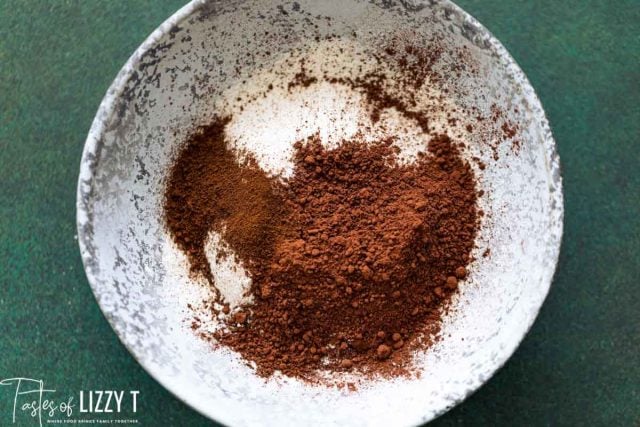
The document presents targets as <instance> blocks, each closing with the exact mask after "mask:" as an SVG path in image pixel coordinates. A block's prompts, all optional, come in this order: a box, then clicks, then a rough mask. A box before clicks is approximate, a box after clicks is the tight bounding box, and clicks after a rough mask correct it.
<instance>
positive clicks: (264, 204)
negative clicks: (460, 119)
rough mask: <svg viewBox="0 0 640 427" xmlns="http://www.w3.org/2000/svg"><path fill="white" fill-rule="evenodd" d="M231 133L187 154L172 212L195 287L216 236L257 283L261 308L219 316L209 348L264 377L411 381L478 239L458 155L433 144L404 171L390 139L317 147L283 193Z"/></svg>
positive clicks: (171, 195)
mask: <svg viewBox="0 0 640 427" xmlns="http://www.w3.org/2000/svg"><path fill="white" fill-rule="evenodd" d="M227 121H228V119H225V118H218V119H216V120H215V121H214V122H213V124H211V125H210V126H207V127H204V128H201V129H199V131H198V132H197V133H196V134H195V135H194V136H193V137H192V138H191V139H190V140H189V141H188V143H187V145H186V147H185V148H184V149H183V150H182V151H181V152H180V153H179V156H178V158H177V160H176V162H175V164H174V166H173V168H172V170H171V173H170V177H169V180H168V184H167V190H166V199H165V213H166V222H167V226H168V229H169V231H170V233H171V235H172V236H173V238H174V240H175V242H176V243H177V244H178V246H179V247H180V248H181V249H182V250H183V251H184V252H185V253H186V254H187V255H188V257H189V261H190V265H191V270H192V272H193V273H195V274H202V275H203V276H204V277H206V278H207V279H208V280H210V281H212V276H211V272H210V271H209V264H208V262H207V259H206V256H205V253H204V245H205V241H206V238H207V234H208V233H209V231H212V230H213V231H217V232H218V233H220V234H221V235H222V237H223V239H224V241H225V242H226V244H227V245H228V246H229V248H230V249H231V251H232V253H233V254H234V256H236V257H237V260H238V261H240V262H241V263H242V265H243V266H244V268H245V269H246V271H247V272H248V274H249V275H250V278H251V280H252V284H251V293H252V294H253V295H254V297H255V300H254V302H253V303H252V304H251V305H250V306H247V307H243V308H241V309H240V310H238V311H235V312H233V313H229V314H228V315H226V316H223V321H224V322H225V324H226V326H227V328H224V329H220V330H218V331H217V332H216V333H215V334H214V336H213V338H214V339H215V340H216V341H217V342H219V343H221V344H222V345H226V346H228V347H229V348H231V349H233V350H235V351H237V352H239V353H240V354H241V355H242V356H243V357H244V358H245V359H247V360H249V361H253V362H255V364H256V366H257V372H258V374H259V375H263V376H269V375H271V374H272V373H273V372H275V371H281V372H282V373H284V374H285V375H290V376H295V377H299V378H305V379H310V380H311V379H313V378H314V377H315V375H316V373H317V371H318V370H319V369H322V370H329V371H348V370H352V369H357V370H358V371H359V372H362V373H364V374H380V373H382V374H387V375H397V374H401V373H403V372H406V369H407V368H408V367H409V366H410V363H409V362H410V360H411V349H412V348H414V347H422V348H424V347H426V346H428V344H429V343H430V340H431V335H430V334H434V333H436V332H437V330H438V327H439V324H440V320H441V316H442V308H443V307H444V306H445V305H446V302H447V301H448V299H449V298H450V296H451V294H452V293H454V292H455V291H456V289H457V287H458V281H459V280H460V279H463V278H464V277H465V275H466V268H465V267H466V265H467V264H468V262H469V258H470V252H471V250H472V248H473V246H474V239H475V236H476V233H477V229H478V212H477V209H476V198H477V193H476V189H475V182H474V176H473V173H472V171H471V168H470V166H469V164H468V163H467V162H465V161H464V160H462V158H461V157H460V153H459V151H458V148H457V147H456V144H455V143H453V142H452V141H451V140H450V138H449V137H448V136H446V135H438V136H435V137H433V138H432V139H431V140H430V141H428V144H425V145H426V146H427V150H426V151H425V152H424V153H421V154H420V156H419V158H418V159H417V161H415V162H414V163H412V164H408V165H402V164H399V162H398V161H397V148H396V147H394V145H393V138H392V137H389V138H387V139H385V140H381V141H378V142H375V143H370V142H369V143H364V142H362V141H361V138H355V139H353V140H350V141H343V142H342V143H341V144H340V145H339V146H338V147H337V148H334V149H326V148H324V147H323V146H322V145H321V144H320V141H319V139H318V138H317V137H313V138H310V139H308V140H305V141H300V142H298V143H297V144H296V145H295V150H296V151H295V159H294V160H295V170H294V173H293V177H292V178H291V179H289V180H286V181H282V180H280V179H275V178H269V177H268V176H267V175H266V174H265V173H264V172H263V171H262V170H260V168H259V167H258V165H257V163H256V162H255V161H254V160H253V159H251V158H250V157H249V158H248V160H246V161H244V162H239V161H238V158H239V156H238V153H234V152H233V150H231V149H229V147H228V146H227V142H226V140H225V132H224V127H225V124H226V123H227ZM222 256H230V255H222ZM211 284H212V285H214V286H215V283H213V282H212V283H211ZM225 308H226V307H225ZM224 312H226V313H225V314H227V313H228V309H225V310H224Z"/></svg>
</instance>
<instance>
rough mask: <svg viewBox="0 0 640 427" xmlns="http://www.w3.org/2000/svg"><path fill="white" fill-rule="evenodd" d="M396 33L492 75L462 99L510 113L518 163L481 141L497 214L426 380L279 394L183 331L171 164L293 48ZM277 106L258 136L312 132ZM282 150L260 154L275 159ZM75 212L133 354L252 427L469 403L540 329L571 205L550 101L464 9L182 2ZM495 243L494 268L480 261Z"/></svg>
mask: <svg viewBox="0 0 640 427" xmlns="http://www.w3.org/2000/svg"><path fill="white" fill-rule="evenodd" d="M327 16H328V17H330V18H331V19H330V20H328V19H326V17H327ZM305 19H307V21H305ZM327 22H330V25H329V24H327ZM312 24H318V28H315V27H314V26H313V25H312ZM353 31H356V32H357V33H358V37H357V38H353V37H352V34H353ZM398 31H401V32H402V31H405V32H406V31H415V32H417V33H420V34H423V35H426V36H428V35H430V34H433V33H438V34H441V35H444V36H445V37H446V39H447V43H448V44H449V45H451V46H460V47H461V46H466V47H467V48H468V52H469V55H470V57H471V59H472V60H473V61H474V63H475V64H477V65H478V67H477V68H478V70H477V73H476V75H475V76H471V77H469V76H467V77H465V79H466V80H465V81H462V82H458V83H461V84H462V85H463V86H464V87H465V88H466V89H467V90H466V91H462V92H460V93H458V94H456V95H455V96H457V97H458V98H459V99H454V100H453V102H457V103H462V104H466V105H471V104H473V105H476V106H477V107H478V108H479V109H480V111H481V112H486V113H487V114H488V113H489V111H490V108H491V105H492V104H495V105H496V106H498V107H499V108H501V109H503V110H504V111H505V116H506V117H505V119H507V120H509V121H510V122H511V123H513V124H515V125H517V127H518V129H519V135H518V138H519V142H520V147H519V150H517V152H515V151H514V150H513V149H512V148H511V147H510V144H497V143H496V148H495V150H496V153H497V154H498V160H495V159H493V154H494V153H493V149H491V150H490V149H488V148H487V146H486V144H487V141H483V140H482V138H480V137H473V136H470V140H469V147H468V149H467V150H466V152H465V156H467V157H472V156H478V157H479V158H480V159H482V161H484V162H485V163H486V168H485V169H484V170H481V169H480V168H478V167H477V163H474V168H475V169H474V170H475V172H476V174H477V176H478V180H479V185H480V187H481V188H482V189H483V190H484V191H485V195H484V196H482V198H481V200H480V202H479V203H480V206H481V208H482V209H483V210H484V211H485V212H486V214H487V215H486V216H485V218H484V220H483V222H482V227H481V231H480V234H479V237H478V239H477V246H478V247H477V249H476V251H475V252H474V255H475V257H476V260H475V261H474V262H473V263H472V265H471V267H470V271H471V274H470V277H469V280H467V281H466V283H464V285H463V286H462V287H461V291H460V293H459V295H458V296H457V297H456V298H455V300H454V301H453V303H452V305H453V310H452V311H451V313H450V314H449V315H447V316H446V318H445V320H444V323H443V332H442V337H443V339H442V340H441V341H439V342H438V343H437V344H436V345H435V346H434V347H433V348H431V349H430V350H429V351H427V352H424V353H421V354H416V363H417V364H418V366H419V369H420V370H421V372H422V375H421V377H420V378H419V379H395V380H377V381H371V382H366V383H365V384H364V385H362V386H360V387H359V388H358V390H357V391H355V392H349V391H347V390H338V389H336V388H331V387H318V386H311V385H308V384H305V383H301V382H299V381H296V380H290V379H283V378H279V379H278V378H274V379H271V380H269V381H265V380H263V379H260V378H258V377H256V376H255V375H254V373H253V371H252V370H251V369H250V368H249V367H247V366H245V364H244V363H242V361H241V360H240V359H239V357H237V355H234V354H233V353H230V352H229V351H227V350H225V349H217V350H213V349H212V348H211V346H210V345H208V344H207V343H205V342H203V341H202V340H201V339H199V338H197V337H196V336H195V335H194V334H193V333H192V331H191V329H190V328H189V324H188V322H186V321H185V319H188V316H189V313H188V311H187V310H186V303H187V302H189V301H193V300H195V299H197V298H198V297H199V295H200V294H201V293H202V292H204V291H203V289H204V288H203V287H202V286H200V285H198V284H197V283H194V282H193V281H192V280H191V279H190V278H189V277H188V275H187V274H186V267H185V262H184V261H185V260H184V258H183V257H181V254H180V253H179V252H178V251H176V249H175V247H173V245H172V243H171V239H170V238H169V237H168V236H167V233H166V231H165V230H164V227H163V222H162V209H161V207H162V195H163V188H164V187H163V185H164V178H165V177H166V173H167V170H168V166H169V165H170V162H171V159H172V158H173V157H172V156H174V155H175V153H176V150H177V148H178V147H179V145H180V144H181V143H182V142H183V141H184V140H185V138H186V136H187V135H188V133H189V132H190V131H192V130H193V129H194V127H195V126H197V125H202V124H206V123H207V121H208V120H210V119H211V117H212V115H213V114H214V113H216V112H219V111H220V109H224V108H226V107H225V105H227V104H225V99H230V97H231V96H232V95H233V94H237V93H238V91H242V90H245V89H246V88H250V87H251V82H254V83H255V82H256V81H258V80H259V78H258V77H256V76H263V77H264V76H265V75H268V73H270V72H272V71H274V70H276V71H277V69H278V67H279V66H281V63H280V62H278V61H280V59H281V57H282V55H284V54H285V53H286V52H288V51H290V50H291V49H294V48H300V47H301V46H303V50H304V49H309V50H313V49H314V46H315V45H314V43H315V37H314V34H317V35H319V36H321V38H323V37H324V36H325V35H327V34H330V33H335V34H337V35H339V36H341V37H343V39H344V40H347V41H348V42H349V43H351V44H352V45H355V46H360V47H361V48H363V49H366V48H367V47H369V45H372V44H374V43H376V41H379V40H384V39H385V38H388V37H390V36H391V34H394V33H397V32H398ZM265 32H268V34H265ZM285 34H286V35H288V37H287V38H284V37H283V35H285ZM267 50H268V51H269V52H270V55H264V54H262V55H259V54H258V53H260V52H263V53H264V52H265V51H267ZM236 59H239V60H241V63H242V67H241V69H240V70H237V69H236ZM265 73H266V74H265ZM243 80H247V81H248V83H244V84H243V83H242V81H243ZM271 101H273V102H276V103H277V99H276V100H275V101H274V100H271ZM271 101H270V102H271ZM272 105H275V104H272ZM262 107H263V108H262V109H261V110H260V109H259V110H258V112H257V113H256V114H257V117H253V119H254V122H253V123H254V127H253V129H254V133H256V134H257V135H260V132H266V131H268V129H269V127H268V126H269V123H273V121H274V120H275V121H277V120H281V123H279V126H288V125H289V126H293V127H295V126H296V123H292V120H290V118H288V117H282V115H283V114H282V111H283V110H282V111H281V110H278V108H275V109H271V110H269V108H267V107H266V104H265V105H263V106H262ZM313 108H316V110H315V111H316V113H317V112H318V111H319V110H322V108H323V107H322V104H321V103H320V104H317V103H316V104H314V106H313ZM318 109H319V110H318ZM278 112H279V113H278ZM294 113H295V112H294ZM260 114H267V115H268V114H271V115H272V116H268V117H267V116H265V117H261V116H260ZM274 114H275V116H274ZM310 114H311V113H310ZM312 116H313V114H312ZM313 117H315V119H317V118H318V116H313ZM245 119H246V120H249V121H250V119H251V117H245ZM238 123H241V122H238ZM261 123H262V124H261ZM261 126H262V127H261ZM311 127H313V118H312V123H311ZM241 131H242V128H240V132H241ZM493 142H495V141H493ZM493 142H492V143H493ZM483 144H485V145H484V146H483ZM249 148H250V149H251V147H249ZM280 148H281V147H275V146H269V145H267V146H266V147H262V148H256V149H262V150H263V151H265V152H266V153H267V154H269V153H270V152H271V153H275V155H276V157H277V153H278V150H280ZM77 209H78V219H77V220H78V236H79V243H80V249H81V252H82V258H83V262H84V266H85V270H86V272H87V277H88V279H89V282H90V284H91V287H92V289H93V292H94V294H95V296H96V299H97V300H98V303H99V304H100V307H101V309H102V311H103V312H104V314H105V316H106V317H107V319H108V320H109V322H110V323H111V325H112V327H113V329H114V330H115V331H116V333H117V334H118V336H119V337H120V339H121V340H122V342H123V343H124V344H125V346H126V347H127V348H128V349H129V351H130V352H131V353H132V354H133V355H134V357H135V358H136V359H137V360H138V361H139V362H140V364H141V365H142V366H143V367H144V368H145V369H146V370H147V371H148V372H149V373H150V374H151V375H152V376H153V377H154V378H155V379H156V380H158V381H159V382H160V383H161V384H162V385H163V386H165V387H166V388H167V389H168V390H170V391H171V392H173V393H174V394H175V395H176V396H177V397H178V398H180V399H182V400H183V401H184V402H186V403H187V404H189V405H190V406H192V407H193V408H195V409H196V410H198V411H199V412H201V413H202V414H204V415H206V416H208V417H210V418H212V419H215V420H217V421H220V422H222V423H225V424H227V425H233V426H243V425H301V424H302V425H307V424H314V425H416V424H420V423H423V422H426V421H429V420H431V419H433V418H434V417H436V416H437V415H439V414H441V413H443V412H444V411H446V410H447V409H449V408H451V407H452V406H454V405H455V404H456V403H458V402H460V401H462V400H463V399H464V398H465V397H466V396H468V395H469V394H470V393H471V392H473V391H474V390H476V389H477V388H478V387H479V386H480V385H481V384H482V383H484V382H485V381H486V380H487V379H488V378H489V377H491V375H492V374H493V373H494V372H495V371H496V370H497V369H498V368H499V367H500V366H502V364H504V363H505V361H506V360H507V359H508V358H509V356H510V355H511V354H512V353H513V351H514V350H515V349H516V347H517V346H518V344H519V343H520V341H521V340H522V338H523V337H524V335H525V334H526V332H527V331H528V329H529V328H530V326H531V324H532V323H533V321H534V319H535V317H536V315H537V313H538V311H539V309H540V306H541V305H542V302H543V300H544V298H545V296H546V295H547V292H548V290H549V285H550V283H551V280H552V277H553V273H554V269H555V265H556V261H557V257H558V252H559V247H560V239H561V234H562V209H563V208H562V191H561V179H560V168H559V159H558V156H557V154H556V151H555V146H554V141H553V138H552V136H551V132H550V130H549V126H548V123H547V120H546V119H545V116H544V112H543V109H542V106H541V105H540V102H539V100H538V98H537V97H536V95H535V93H534V91H533V89H532V88H531V86H530V84H529V82H528V81H527V79H526V78H525V76H524V74H523V73H522V71H521V70H520V69H519V68H518V66H517V65H516V64H515V62H514V61H513V59H512V58H511V57H510V56H509V54H508V53H507V52H506V50H505V49H504V47H503V46H502V45H501V44H500V43H499V42H498V41H497V40H496V39H495V38H493V37H492V36H491V34H490V33H489V32H488V31H487V30H486V29H485V28H484V27H482V26H481V25H480V24H479V23H478V22H476V21H475V20H474V19H473V18H472V17H471V16H469V15H468V14H466V13H465V12H463V11H462V10H461V9H459V8H458V7H456V6H455V5H453V4H452V3H451V2H449V1H433V0H432V1H424V2H419V3H415V2H411V3H410V2H402V3H398V4H395V3H394V2H388V1H381V2H377V1H376V2H368V1H354V0H349V1H345V0H325V1H316V0H299V1H297V2H293V3H291V2H281V1H278V0H230V1H225V2H205V3H203V2H200V1H194V2H192V3H190V4H188V5H187V6H185V7H183V8H182V9H181V10H179V11H178V12H177V13H176V14H174V15H173V16H172V17H171V18H169V19H168V20H167V21H166V22H165V23H163V24H162V25H161V26H160V27H159V28H158V29H157V30H156V31H154V32H153V34H151V36H150V37H149V38H148V39H147V40H146V41H145V42H144V43H143V44H142V45H141V46H140V47H139V48H138V50H137V51H136V52H135V53H134V54H133V56H132V57H131V58H130V59H129V61H128V62H127V63H126V64H125V66H124V67H123V68H122V70H121V71H120V73H119V74H118V76H117V77H116V79H115V81H114V83H113V84H112V86H111V87H110V88H109V90H108V92H107V94H106V96H105V98H104V100H103V101H102V104H101V105H100V108H99V110H98V113H97V115H96V118H95V120H94V122H93V125H92V127H91V131H90V133H89V136H88V138H87V141H86V145H85V148H84V153H83V158H82V164H81V170H80V177H79V183H78V199H77ZM486 248H489V249H490V251H491V253H490V256H488V257H482V253H483V251H484V250H485V249H486Z"/></svg>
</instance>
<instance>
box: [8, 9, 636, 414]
mask: <svg viewBox="0 0 640 427" xmlns="http://www.w3.org/2000/svg"><path fill="white" fill-rule="evenodd" d="M458 4H460V5H461V6H462V7H463V8H465V9H466V10H467V11H469V12H470V13H471V14H473V15H474V16H476V17H477V18H478V19H479V20H480V21H481V22H482V23H484V24H485V25H486V26H487V27H488V28H489V29H490V30H491V31H492V32H493V33H494V34H495V35H496V36H497V37H498V39H500V40H501V41H502V42H503V43H504V44H505V46H506V47H507V49H508V50H509V51H510V52H511V53H512V55H513V56H514V57H515V58H516V60H517V61H518V63H519V64H520V65H521V66H522V68H523V69H524V71H525V73H526V74H527V75H528V77H529V79H530V80H531V82H532V84H533V86H534V87H535V88H536V90H537V92H538V94H539V95H540V98H541V99H542V102H543V104H544V106H545V109H546V112H547V115H548V117H549V120H550V122H551V125H552V128H553V130H554V135H555V138H556V140H557V144H558V150H559V152H560V156H561V160H562V166H563V178H564V189H565V210H566V214H565V234H564V240H563V247H562V253H561V256H560V263H559V266H558V271H557V274H556V278H555V281H554V284H553V287H552V289H551V293H550V295H549V297H548V299H547V301H546V303H545V305H544V307H543V309H542V311H541V313H540V316H539V318H538V320H537V322H536V324H535V325H534V327H533V329H532V330H531V332H530V333H529V335H528V336H527V337H526V339H525V340H524V342H523V344H522V346H521V347H520V348H519V349H518V350H517V352H516V353H515V355H514V356H513V358H511V359H510V361H509V362H508V363H507V364H506V366H505V367H504V368H503V369H502V370H500V371H499V372H498V373H497V374H496V375H495V377H494V378H493V379H491V380H490V381H489V382H488V383H487V384H486V385H485V386H484V387H482V388H481V389H480V390H479V391H478V392H477V393H475V394H474V395H473V396H471V397H470V398H469V399H468V400H467V401H466V402H465V403H463V404H462V405H460V406H458V407H457V408H455V409H454V410H452V411H451V412H449V413H448V414H446V415H445V416H443V417H442V418H440V419H439V420H438V421H436V422H435V423H434V425H443V426H447V425H533V426H537V425H636V426H637V425H640V286H639V284H638V279H640V173H639V172H638V170H639V168H640V153H639V148H640V145H639V142H640V141H639V140H640V29H639V27H638V25H639V24H638V23H639V22H640V3H639V2H638V0H627V1H617V2H605V1H602V0H564V1H557V0H536V1H531V0H493V1H488V0H482V1H481V0H460V1H459V2H458ZM180 6H181V2H179V1H153V2H152V1H136V2H128V1H118V2H98V1H76V2H71V1H52V2H49V3H47V2H42V1H16V2H13V1H9V0H3V1H0V287H1V289H2V290H1V291H0V325H1V326H0V378H6V377H12V376H28V377H33V378H37V377H41V378H44V379H45V380H46V382H47V385H51V386H55V387H56V388H57V389H58V391H63V392H64V391H65V390H67V391H69V392H75V391H76V390H80V389H125V390H128V389H139V390H140V409H139V411H138V415H137V418H138V419H139V420H140V421H141V422H142V423H143V424H144V425H206V424H208V421H207V420H205V419H204V418H202V417H201V416H199V415H198V414H196V413H195V412H194V411H192V410H191V409H189V408H188V407H187V406H185V405H183V404H182V403H180V402H179V401H177V400H176V399H175V398H174V397H172V395H170V394H169V393H168V392H167V391H165V390H164V389H163V388H162V387H161V386H160V385H158V384H157V383H156V382H155V381H154V380H152V379H151V378H150V377H149V376H148V375H147V374H146V373H145V372H144V371H143V370H142V368H140V366H138V364H137V363H136V362H135V360H133V359H132V358H131V356H130V355H129V354H128V353H127V351H126V350H125V348H124V347H123V346H122V345H121V344H120V342H119V341H118V339H117V337H116V335H115V334H114V333H113V331H112V330H111V328H110V327H109V325H108V323H107V322H106V320H105V319H104V317H103V316H102V314H101V312H100V310H99V308H98V306H97V304H96V303H95V300H94V298H93V295H92V294H91V291H90V289H89V286H88V284H87V280H86V278H85V275H84V272H83V269H82V264H81V261H80V256H79V251H78V247H77V242H76V240H75V238H74V235H75V190H76V179H77V173H78V167H79V160H80V155H81V151H82V146H83V143H84V139H85V137H86V134H87V131H88V129H89V126H90V124H91V121H92V119H93V115H94V114H95V111H96V110H97V107H98V104H99V102H100V100H101V98H102V96H103V95H104V93H105V91H106V89H107V87H108V86H109V85H110V83H111V81H112V80H113V78H114V77H115V75H116V73H117V72H118V70H119V69H120V67H121V66H122V64H124V62H125V61H126V60H127V58H128V57H129V55H130V54H131V53H132V52H133V50H134V49H135V48H136V47H137V46H138V45H139V44H140V43H141V42H142V40H143V39H144V38H145V37H146V36H147V35H148V34H149V33H150V32H151V31H152V30H153V29H154V28H155V27H156V26H157V25H158V24H160V23H161V22H162V21H164V19H166V18H167V17H168V16H169V15H171V14H172V13H173V12H174V11H175V10H177V9H178V8H179V7H180ZM6 397H7V396H6V392H5V391H4V390H2V389H1V388H0V424H4V423H6V422H9V421H10V419H9V418H7V417H6V416H7V415H8V414H9V413H10V412H8V411H9V410H10V407H9V404H10V403H11V402H9V399H6Z"/></svg>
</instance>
